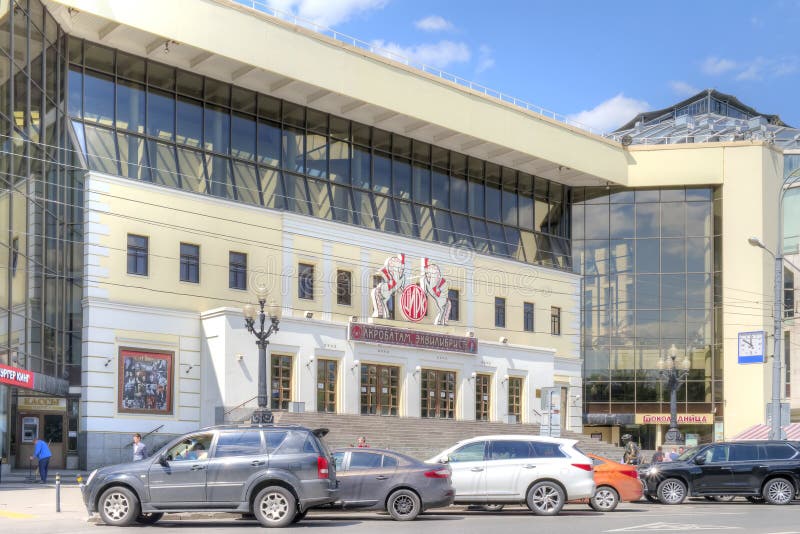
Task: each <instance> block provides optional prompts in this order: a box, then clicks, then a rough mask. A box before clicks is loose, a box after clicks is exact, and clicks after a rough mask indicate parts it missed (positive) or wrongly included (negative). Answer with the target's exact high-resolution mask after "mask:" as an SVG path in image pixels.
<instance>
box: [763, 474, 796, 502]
mask: <svg viewBox="0 0 800 534" xmlns="http://www.w3.org/2000/svg"><path fill="white" fill-rule="evenodd" d="M761 494H762V495H763V496H764V499H766V501H767V502H768V503H769V504H789V503H790V502H792V499H793V498H794V494H795V488H794V484H792V483H791V481H789V480H786V479H785V478H773V479H772V480H770V481H768V482H767V483H766V484H764V490H763V491H762V492H761Z"/></svg>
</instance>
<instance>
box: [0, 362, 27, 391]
mask: <svg viewBox="0 0 800 534" xmlns="http://www.w3.org/2000/svg"><path fill="white" fill-rule="evenodd" d="M0 384H8V385H9V386H17V387H20V388H25V389H33V371H26V370H25V369H18V368H16V367H9V366H8V365H3V364H0Z"/></svg>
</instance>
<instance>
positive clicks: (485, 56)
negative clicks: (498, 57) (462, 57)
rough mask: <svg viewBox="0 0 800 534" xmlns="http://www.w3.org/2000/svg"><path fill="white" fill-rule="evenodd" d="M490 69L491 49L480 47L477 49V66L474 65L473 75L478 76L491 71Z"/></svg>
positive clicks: (492, 65)
mask: <svg viewBox="0 0 800 534" xmlns="http://www.w3.org/2000/svg"><path fill="white" fill-rule="evenodd" d="M492 67H494V57H492V49H491V48H489V47H488V46H486V45H481V46H480V47H479V48H478V64H477V65H475V73H476V74H480V73H481V72H483V71H485V70H487V69H491V68H492Z"/></svg>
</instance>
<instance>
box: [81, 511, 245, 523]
mask: <svg viewBox="0 0 800 534" xmlns="http://www.w3.org/2000/svg"><path fill="white" fill-rule="evenodd" d="M242 515H244V514H243V513H242V512H181V513H177V514H164V518H163V519H162V521H191V520H198V519H203V520H212V519H233V520H236V521H255V518H253V519H250V518H244V517H236V516H242ZM86 522H87V523H89V524H92V525H102V524H103V520H102V519H100V516H99V515H98V514H92V515H91V516H90V517H87V518H86Z"/></svg>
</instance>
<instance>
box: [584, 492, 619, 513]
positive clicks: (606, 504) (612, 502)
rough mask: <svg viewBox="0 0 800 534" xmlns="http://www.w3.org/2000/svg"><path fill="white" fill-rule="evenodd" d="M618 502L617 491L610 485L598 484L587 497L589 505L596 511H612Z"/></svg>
mask: <svg viewBox="0 0 800 534" xmlns="http://www.w3.org/2000/svg"><path fill="white" fill-rule="evenodd" d="M618 504H619V493H617V490H615V489H614V488H612V487H611V486H600V487H599V488H597V491H595V492H594V496H593V497H592V498H591V499H589V506H591V508H592V510H594V511H596V512H613V511H614V509H615V508H616V507H617V505H618Z"/></svg>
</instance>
